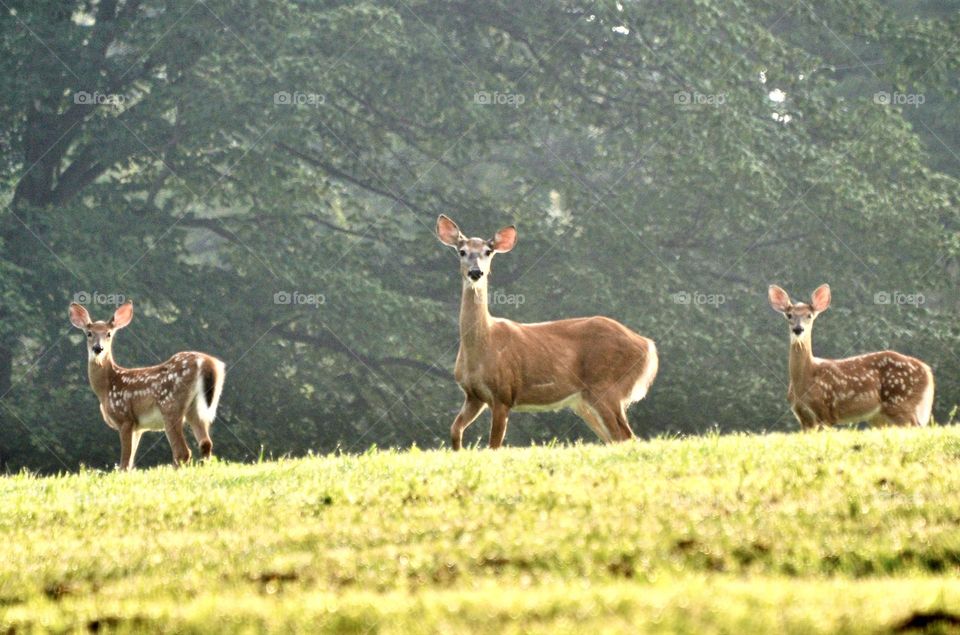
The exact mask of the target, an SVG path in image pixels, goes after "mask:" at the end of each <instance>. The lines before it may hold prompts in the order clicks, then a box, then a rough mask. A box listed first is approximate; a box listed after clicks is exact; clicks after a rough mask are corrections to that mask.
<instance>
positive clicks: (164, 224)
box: [0, 0, 960, 469]
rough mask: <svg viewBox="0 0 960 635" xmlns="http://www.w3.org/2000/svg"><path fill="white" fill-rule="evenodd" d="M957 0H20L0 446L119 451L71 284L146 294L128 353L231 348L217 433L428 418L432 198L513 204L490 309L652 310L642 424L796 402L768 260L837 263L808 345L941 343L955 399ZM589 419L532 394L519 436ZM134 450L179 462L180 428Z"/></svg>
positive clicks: (404, 433)
mask: <svg viewBox="0 0 960 635" xmlns="http://www.w3.org/2000/svg"><path fill="white" fill-rule="evenodd" d="M940 9H941V7H939V6H938V4H937V3H931V2H925V3H919V2H918V3H913V4H911V3H909V2H900V3H897V4H896V5H895V6H892V7H887V6H885V3H880V2H877V1H875V0H857V1H856V2H834V1H828V2H821V3H817V5H816V7H814V6H813V5H810V4H808V3H798V4H797V5H795V6H793V7H792V8H789V9H787V8H785V7H783V6H782V5H781V4H780V3H772V2H761V1H759V0H750V1H747V0H728V1H723V2H721V1H719V0H717V1H714V0H702V1H700V2H696V3H693V4H692V5H688V4H686V3H658V4H655V5H649V4H648V3H637V2H626V1H625V2H623V3H622V4H621V3H616V2H592V3H591V2H561V1H556V2H550V3H546V4H545V5H544V4H540V3H537V4H534V3H514V2H505V1H502V2H500V1H490V2H442V1H430V2H426V1H414V2H406V1H404V2H401V3H399V4H396V5H393V4H390V3H380V2H361V3H351V2H315V3H313V2H302V1H293V0H290V1H283V2H272V3H258V2H251V1H249V0H241V1H239V2H238V1H233V2H225V1H219V0H205V1H204V2H199V3H196V2H181V1H179V0H169V1H159V0H73V1H71V2H63V1H61V0H57V1H52V0H30V1H29V2H25V1H20V2H13V1H9V2H8V3H7V4H6V9H5V10H4V11H3V12H2V14H0V38H2V46H3V50H4V52H5V54H4V55H3V57H2V59H0V71H2V72H0V117H2V121H3V126H2V129H0V144H2V148H3V153H2V159H0V181H2V182H3V184H4V192H5V193H6V195H5V200H4V201H3V202H4V203H5V204H6V208H5V211H4V212H3V213H2V215H0V241H2V250H3V251H2V257H0V296H2V304H0V317H2V319H0V395H2V397H0V417H2V426H3V428H2V435H0V453H2V457H0V458H2V460H3V462H4V463H5V464H6V465H7V466H8V467H9V468H10V469H16V468H18V467H20V466H29V467H33V468H38V469H63V468H65V467H66V468H72V467H74V466H75V465H76V464H78V463H87V464H91V465H98V466H103V465H110V464H112V463H113V462H114V461H115V460H116V440H115V439H114V437H113V433H112V432H111V431H109V430H108V429H107V428H106V427H105V426H103V424H102V423H101V422H100V420H99V413H98V412H97V407H96V402H95V398H94V397H93V395H92V394H91V392H90V390H89V387H88V386H87V385H86V377H85V358H84V354H83V352H82V350H81V349H82V344H81V342H80V338H79V337H78V336H77V335H75V334H73V333H71V329H70V327H69V325H68V323H67V320H66V311H65V308H66V305H67V303H68V302H69V301H71V300H72V299H73V298H74V297H75V296H76V295H77V294H86V296H84V297H88V298H90V299H91V300H92V301H93V306H92V307H91V309H92V310H91V312H92V314H93V315H94V317H98V316H106V314H108V313H109V312H110V311H112V306H110V302H111V301H112V300H113V299H115V298H116V297H118V296H124V297H126V298H132V299H134V301H135V303H136V307H137V317H136V319H135V320H134V323H133V325H132V326H131V327H130V328H129V329H127V330H126V331H125V332H124V334H123V335H122V340H121V342H119V343H118V345H117V349H118V351H117V354H118V358H119V361H120V362H121V363H123V364H125V365H128V366H135V365H145V364H148V363H154V362H156V361H159V360H161V359H164V358H166V357H167V356H169V355H170V354H172V353H174V352H176V351H178V350H184V349H199V350H205V351H208V352H210V353H212V354H215V355H217V356H219V357H221V358H223V359H224V360H225V361H226V362H227V364H228V379H227V387H226V391H225V394H224V400H223V407H222V411H221V416H220V417H219V419H218V423H217V424H216V427H215V430H214V438H215V442H216V443H217V449H218V453H220V454H221V455H225V456H227V457H230V458H243V459H249V458H255V457H256V456H257V455H258V454H259V453H260V452H261V448H262V449H263V450H262V451H264V452H266V453H268V454H285V453H294V454H300V453H303V452H306V451H308V450H316V451H328V450H331V449H333V448H336V447H339V448H342V449H346V450H355V449H359V448H363V447H366V446H369V445H371V444H378V445H407V444H410V443H418V444H421V445H428V446H430V445H437V444H440V443H442V442H443V441H444V440H445V439H446V436H447V430H448V428H449V423H450V421H451V420H452V416H453V413H454V412H455V410H456V408H457V407H458V405H459V398H460V397H459V390H458V389H457V388H456V385H455V383H454V382H453V379H452V373H451V369H452V366H453V359H454V355H455V353H456V346H457V331H456V310H457V300H458V294H459V283H458V280H457V278H456V265H455V262H454V261H453V260H452V259H451V257H450V254H448V253H446V251H445V250H443V249H441V248H440V246H439V244H438V243H436V241H435V240H434V238H433V236H432V228H433V222H434V219H435V217H436V215H437V214H438V213H441V212H443V213H447V214H449V215H451V216H453V217H454V218H456V219H457V221H458V222H459V223H460V225H461V227H463V228H464V229H465V230H468V231H469V232H471V233H472V234H484V235H486V234H491V233H492V232H493V231H494V230H495V229H496V228H497V227H499V226H501V225H503V224H507V223H510V222H516V223H517V224H518V225H519V228H520V237H521V243H520V246H519V248H518V249H517V250H515V251H514V252H513V253H511V254H510V255H508V256H502V257H500V258H499V259H498V260H497V262H496V263H495V264H494V278H493V282H492V284H493V290H494V291H501V292H502V293H503V294H514V296H513V297H514V299H515V300H516V299H517V298H522V303H521V302H519V301H514V302H512V303H507V304H502V305H497V306H494V307H492V310H493V312H494V313H495V314H498V315H503V316H506V317H510V318H513V319H519V320H525V321H539V320H543V319H552V318H557V317H564V316H571V315H584V314H593V313H601V314H606V315H610V316H612V317H615V318H617V319H620V320H621V321H623V322H625V323H626V324H628V325H630V326H631V327H633V328H635V329H637V330H638V331H640V332H641V333H643V334H645V335H648V336H650V337H652V338H653V339H655V340H656V341H657V343H658V347H659V349H660V353H661V358H662V366H661V374H660V377H659V378H658V380H657V382H656V383H655V385H654V388H653V390H652V392H651V395H650V397H649V398H648V400H647V401H645V402H643V403H642V404H641V405H639V406H636V407H635V408H634V409H633V410H632V419H633V423H634V428H635V429H636V430H637V431H638V432H640V433H642V434H656V433H661V432H669V431H681V432H695V431H702V430H704V429H706V428H708V427H712V426H719V427H720V428H721V429H724V430H730V429H751V430H759V429H771V428H773V429H781V428H782V429H788V428H791V427H792V426H793V422H792V418H791V416H790V415H789V412H788V410H787V407H786V401H785V399H784V393H785V390H786V381H787V380H786V364H785V359H786V333H785V332H784V329H783V325H782V324H781V323H780V322H779V321H778V320H777V319H776V317H775V316H774V315H773V314H772V313H771V312H770V311H769V310H767V307H766V305H765V300H764V294H765V289H766V286H767V284H768V283H770V282H777V283H779V284H781V285H783V286H785V287H786V288H787V289H788V290H790V291H791V292H793V293H794V294H796V295H797V296H798V297H802V295H805V294H807V293H809V291H810V290H811V289H813V288H814V287H815V286H816V285H817V284H819V283H821V282H824V281H829V282H831V284H832V285H833V287H834V290H835V306H834V308H832V309H831V315H830V316H829V317H825V318H824V319H823V320H820V322H819V323H818V332H817V334H816V338H817V348H818V353H819V354H820V355H822V356H832V357H839V356H843V355H848V354H853V353H855V352H860V351H864V350H871V349H879V348H882V347H893V348H897V349H899V350H902V351H903V352H906V353H910V354H915V355H918V356H921V357H923V358H924V359H926V360H927V361H929V362H930V363H931V364H932V365H933V366H934V368H935V372H936V375H937V379H938V398H937V404H936V409H935V414H936V416H937V418H938V419H940V420H943V419H944V418H946V417H947V416H948V413H949V411H950V409H951V408H952V407H953V405H954V404H956V403H957V402H958V400H960V384H958V380H957V379H956V378H957V377H958V373H957V371H958V369H960V359H958V353H957V352H956V350H955V349H956V342H957V336H958V329H957V326H956V323H955V317H954V316H955V314H956V311H957V309H958V308H960V302H958V300H960V299H958V298H957V296H956V291H955V290H956V288H957V277H958V269H957V267H958V261H957V254H958V250H960V241H958V231H957V230H958V215H957V199H958V186H957V180H956V173H957V166H958V163H957V161H956V160H955V159H956V156H955V154H954V153H955V152H956V151H957V150H956V145H953V149H951V146H950V143H951V142H952V141H955V140H956V138H957V137H956V131H957V130H958V126H960V119H958V118H957V116H956V108H955V103H956V101H955V100H956V89H957V81H956V77H957V73H956V71H957V66H958V61H960V46H952V44H956V43H957V40H958V37H960V18H958V16H957V15H956V14H954V13H950V12H944V11H942V10H940ZM914 13H916V15H914ZM875 62H880V63H875ZM884 94H886V95H888V96H890V95H892V96H893V97H890V98H889V99H888V101H887V102H886V103H884V99H883V95H884ZM897 95H900V96H902V97H897ZM911 95H912V96H913V97H914V99H913V102H914V103H913V104H911V103H907V102H909V99H908V98H909V96H911ZM917 95H922V96H923V100H924V103H923V104H922V105H920V106H916V105H915V102H916V101H917V99H916V96H917ZM898 100H901V101H903V103H900V101H898ZM98 294H99V295H98ZM517 294H519V295H517ZM897 294H901V295H897ZM908 296H909V297H912V298H913V300H914V301H913V302H912V303H911V302H910V301H909V297H908ZM921 296H922V303H921V302H919V301H918V298H920V297H921ZM507 297H509V296H507ZM885 298H887V299H889V301H888V302H884V299H885ZM898 298H899V300H898ZM99 300H102V303H101V304H98V303H97V302H98V301H99ZM903 302H906V303H903ZM483 427H485V426H484V425H483V424H478V425H477V426H476V427H475V428H474V429H472V430H471V432H472V433H473V434H474V437H473V438H479V436H480V435H481V433H482V430H481V428H483ZM577 435H583V436H585V437H589V432H588V431H587V430H586V429H585V427H584V426H581V425H579V424H578V423H577V420H576V419H575V418H573V417H571V416H567V415H538V416H534V415H521V416H519V417H514V421H513V430H512V431H511V432H510V434H509V437H508V441H509V442H511V443H524V442H527V441H529V440H530V439H548V438H551V437H554V436H561V437H571V436H577ZM151 443H153V448H151ZM143 450H147V451H146V452H144V460H143V461H142V462H146V463H150V462H157V461H166V460H167V449H166V447H165V442H164V441H163V439H162V436H158V437H157V438H156V442H154V440H153V439H152V438H150V437H148V439H147V441H146V442H145V445H144V446H143Z"/></svg>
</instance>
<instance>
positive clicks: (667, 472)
mask: <svg viewBox="0 0 960 635" xmlns="http://www.w3.org/2000/svg"><path fill="white" fill-rule="evenodd" d="M958 574H960V429H957V428H954V427H948V428H932V429H925V430H898V429H890V430H877V431H862V432H861V431H855V430H854V431H832V432H824V433H818V434H787V435H782V434H772V435H765V436H711V437H696V438H688V439H670V440H655V441H650V442H635V443H628V444H623V445H617V446H611V447H602V446H594V445H585V446H565V447H563V446H561V447H536V448H512V449H506V450H503V451H498V452H490V451H477V450H472V451H467V452H464V453H461V454H453V453H451V452H446V451H427V452H424V451H417V450H414V451H409V452H370V453H367V454H364V455H361V456H328V457H315V458H308V459H300V460H285V461H279V462H271V463H261V464H257V465H237V464H225V463H213V464H210V465H203V466H194V467H190V468H186V469H182V470H179V471H174V470H172V469H169V468H158V469H153V470H146V471H138V472H134V473H129V474H121V473H102V472H93V471H90V472H84V473H81V474H72V475H65V476H60V477H49V478H39V477H34V476H30V475H19V476H12V477H6V478H2V479H0V631H6V632H15V633H29V632H47V631H59V632H86V631H88V630H97V631H119V632H141V631H150V632H157V631H159V632H171V633H172V632H178V633H180V632H210V631H220V632H263V631H272V632H291V631H302V632H331V633H332V632H351V633H364V634H365V633H432V632H442V633H451V632H468V631H469V632H491V633H493V632H496V633H500V632H532V633H539V632H543V633H548V632H549V633H558V632H559V633H563V632H584V631H588V630H593V631H595V632H597V633H603V632H675V631H684V632H696V633H701V632H723V633H747V632H761V631H776V632H794V633H810V632H837V631H841V632H850V633H860V632H863V633H875V632H885V631H890V630H895V629H897V628H899V627H903V628H906V627H907V626H909V625H910V624H916V625H920V624H923V623H924V622H929V623H930V628H932V629H933V631H935V632H939V631H945V630H947V629H949V628H954V629H956V628H958V626H957V624H960V576H958Z"/></svg>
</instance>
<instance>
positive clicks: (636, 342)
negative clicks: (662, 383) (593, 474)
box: [436, 214, 659, 450]
mask: <svg viewBox="0 0 960 635" xmlns="http://www.w3.org/2000/svg"><path fill="white" fill-rule="evenodd" d="M436 233H437V237H438V238H439V239H440V242H441V243H443V244H444V245H447V246H449V247H452V248H453V249H455V250H456V251H457V255H458V257H459V261H460V276H461V278H462V291H461V301H460V350H459V352H458V353H457V361H456V365H455V368H454V378H455V379H456V381H457V383H458V384H459V386H460V388H461V390H462V391H463V393H464V400H463V405H462V406H461V408H460V412H459V413H458V414H457V416H456V418H455V419H454V421H453V425H452V426H451V428H450V441H451V445H452V447H453V449H454V450H460V449H461V447H462V444H463V432H464V430H465V429H466V428H467V426H469V425H470V424H471V423H473V422H474V421H475V420H476V419H477V417H478V416H479V415H480V414H481V413H482V412H483V411H484V410H485V409H486V408H488V407H489V408H490V412H491V426H490V448H492V449H496V448H499V447H500V446H501V445H502V444H503V440H504V437H505V436H506V432H507V420H508V418H509V415H510V411H511V410H516V411H518V412H524V411H553V410H561V409H564V408H570V409H571V410H573V411H574V412H575V413H576V414H577V415H578V416H579V417H580V418H581V419H583V420H584V422H586V424H587V425H588V426H589V427H590V429H591V430H593V432H594V433H595V434H596V435H597V436H598V437H599V438H600V439H601V440H602V441H603V442H605V443H611V442H613V441H625V440H627V439H631V438H633V436H634V434H633V430H631V428H630V424H629V422H628V420H627V413H626V409H627V407H628V406H629V405H630V404H632V403H635V402H637V401H640V400H641V399H643V398H644V397H645V396H646V394H647V391H648V390H649V389H650V386H651V384H652V383H653V380H654V378H655V377H656V375H657V368H658V364H659V361H658V358H657V348H656V345H655V344H654V342H653V340H651V339H648V338H646V337H643V336H641V335H639V334H637V333H635V332H633V331H631V330H630V329H628V328H627V327H626V326H624V325H623V324H620V323H619V322H617V321H615V320H612V319H610V318H607V317H602V316H594V317H582V318H572V319H565V320H557V321H553V322H540V323H536V324H521V323H519V322H514V321H512V320H508V319H504V318H497V317H493V316H491V315H490V311H489V308H488V306H487V304H488V280H489V278H490V264H491V261H492V259H493V256H494V255H495V254H504V253H507V252H509V251H510V250H512V249H513V248H514V246H515V245H516V242H517V229H516V227H515V226H513V225H511V226H509V227H504V228H502V229H500V230H499V231H497V233H496V234H495V235H494V237H493V238H492V239H489V240H484V239H482V238H467V237H466V236H464V235H463V233H462V232H461V231H460V228H459V227H457V224H456V223H454V222H453V221H452V220H451V219H450V218H448V217H447V216H445V215H443V214H441V215H440V217H439V218H438V219H437V227H436Z"/></svg>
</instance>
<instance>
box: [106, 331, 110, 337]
mask: <svg viewBox="0 0 960 635" xmlns="http://www.w3.org/2000/svg"><path fill="white" fill-rule="evenodd" d="M107 339H110V331H107Z"/></svg>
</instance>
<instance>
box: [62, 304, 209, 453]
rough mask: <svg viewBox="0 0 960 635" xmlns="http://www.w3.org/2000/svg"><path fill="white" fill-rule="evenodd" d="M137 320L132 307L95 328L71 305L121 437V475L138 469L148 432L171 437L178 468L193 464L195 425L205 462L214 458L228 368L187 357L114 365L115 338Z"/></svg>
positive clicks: (107, 416)
mask: <svg viewBox="0 0 960 635" xmlns="http://www.w3.org/2000/svg"><path fill="white" fill-rule="evenodd" d="M132 319H133V303H131V302H127V303H126V304H124V305H122V306H121V307H119V308H118V309H117V310H116V311H115V312H114V314H113V317H112V318H111V319H110V320H109V321H108V322H102V321H101V322H94V321H92V320H91V319H90V314H89V313H87V310H86V309H85V308H83V307H82V306H80V305H79V304H76V303H74V304H71V305H70V322H71V324H73V325H74V326H75V327H77V328H78V329H81V330H83V331H84V333H85V334H86V336H87V359H88V364H87V370H88V373H89V377H90V387H91V388H93V392H94V393H95V394H96V395H97V399H99V401H100V413H101V414H102V415H103V420H104V421H105V422H106V423H107V425H108V426H110V427H111V428H113V429H115V430H117V431H119V433H120V469H123V470H128V469H130V468H132V467H133V462H134V457H135V456H136V453H137V445H138V444H139V442H140V436H141V435H142V434H143V433H144V432H145V431H147V430H163V431H165V432H166V434H167V439H168V440H169V441H170V447H171V449H172V450H173V463H174V465H180V464H182V463H185V462H186V461H189V460H190V448H189V446H188V445H187V440H186V438H185V437H184V434H183V424H184V420H186V421H188V422H189V423H190V428H191V429H192V430H193V434H194V436H195V437H196V439H197V443H198V444H199V446H200V452H201V453H202V455H203V458H209V457H210V455H211V453H212V452H213V442H212V441H211V440H210V424H212V423H213V420H214V418H215V417H216V415H217V404H218V403H219V402H220V393H221V392H223V380H224V377H225V375H226V372H225V367H224V364H223V362H221V361H220V360H219V359H216V358H215V357H211V356H210V355H206V354H205V353H195V352H184V353H177V354H176V355H174V356H173V357H171V358H170V359H168V360H167V361H165V362H164V363H162V364H159V365H157V366H148V367H146V368H121V367H120V366H118V365H117V364H116V363H115V362H114V361H113V350H112V342H113V335H114V334H115V333H116V331H117V330H119V329H121V328H123V327H125V326H126V325H127V324H129V323H130V321H131V320H132Z"/></svg>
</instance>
